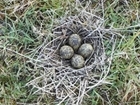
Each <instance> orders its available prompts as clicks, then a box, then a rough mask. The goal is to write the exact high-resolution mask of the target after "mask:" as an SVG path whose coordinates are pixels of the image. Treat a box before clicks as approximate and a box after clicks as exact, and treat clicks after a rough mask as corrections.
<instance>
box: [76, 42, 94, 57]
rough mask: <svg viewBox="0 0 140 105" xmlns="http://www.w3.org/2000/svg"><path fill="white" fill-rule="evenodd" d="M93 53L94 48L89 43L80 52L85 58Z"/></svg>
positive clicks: (81, 47)
mask: <svg viewBox="0 0 140 105" xmlns="http://www.w3.org/2000/svg"><path fill="white" fill-rule="evenodd" d="M92 52H93V47H92V45H91V44H89V43H85V44H82V45H81V46H80V48H79V50H78V53H79V54H80V55H82V56H83V57H84V58H87V57H89V56H90V55H91V54H92Z"/></svg>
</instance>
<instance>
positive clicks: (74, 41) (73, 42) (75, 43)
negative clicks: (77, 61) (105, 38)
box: [68, 34, 82, 50]
mask: <svg viewBox="0 0 140 105" xmlns="http://www.w3.org/2000/svg"><path fill="white" fill-rule="evenodd" d="M81 42H82V39H81V37H80V36H79V35H77V34H72V35H71V36H70V37H69V39H68V43H69V45H70V46H71V47H72V48H73V49H74V50H77V49H78V48H79V46H80V45H81Z"/></svg>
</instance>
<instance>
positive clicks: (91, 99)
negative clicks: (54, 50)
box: [0, 0, 140, 105]
mask: <svg viewBox="0 0 140 105" xmlns="http://www.w3.org/2000/svg"><path fill="white" fill-rule="evenodd" d="M80 1H81V3H80ZM91 1H92V2H90V0H89V1H88V0H87V1H86V0H79V1H78V0H1V1H0V104H1V105H24V104H25V105H28V104H39V105H44V104H46V105H55V102H56V101H57V100H56V99H55V97H53V96H50V95H49V94H45V93H44V94H36V92H37V91H38V88H35V87H34V88H33V87H32V86H29V85H28V83H29V82H31V81H32V80H34V79H35V78H36V77H38V75H39V74H40V73H39V72H41V71H36V69H35V68H36V67H35V65H33V64H32V63H33V62H34V63H36V62H38V57H37V55H36V53H37V52H39V51H40V49H41V48H42V47H41V46H42V45H43V44H44V42H45V43H46V42H48V43H49V42H50V41H52V38H54V37H56V36H54V35H53V34H52V29H53V28H54V27H56V26H57V25H59V23H61V20H63V18H64V17H65V18H67V17H70V16H77V15H79V14H80V13H79V11H86V9H88V11H90V9H95V11H92V12H93V13H92V14H93V15H96V16H99V17H101V18H102V19H103V20H102V23H101V26H102V27H103V28H100V30H102V31H103V32H109V33H110V34H111V35H115V37H114V38H116V40H115V45H114V46H113V50H112V49H111V48H110V47H107V48H108V49H107V50H106V54H107V55H108V56H109V55H110V54H112V55H111V57H109V59H108V60H110V62H111V66H110V68H109V73H108V74H107V76H106V78H105V80H106V81H108V83H109V84H102V85H100V86H97V87H95V88H93V89H92V90H90V91H89V92H88V98H87V96H85V97H84V99H83V101H82V104H83V105H118V104H121V105H135V104H139V103H140V1H138V0H125V1H122V0H106V1H104V0H101V1H100V2H99V1H98V0H91ZM76 10H78V11H76ZM81 13H82V12H81ZM96 22H97V23H98V21H96ZM87 23H88V22H87ZM87 23H86V22H85V23H83V24H84V25H87ZM96 29H97V27H96ZM106 37H110V36H109V35H108V34H107V35H106ZM104 43H107V45H109V44H108V43H110V41H106V42H104ZM110 44H111V43H110ZM112 52H113V53H112ZM31 61H32V62H31ZM40 81H41V80H40ZM40 85H42V84H39V86H40ZM63 104H65V103H63ZM63 104H62V105H63Z"/></svg>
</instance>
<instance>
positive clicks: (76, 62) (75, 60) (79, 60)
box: [71, 54, 85, 69]
mask: <svg viewBox="0 0 140 105" xmlns="http://www.w3.org/2000/svg"><path fill="white" fill-rule="evenodd" d="M84 63H85V60H84V58H83V57H82V56H81V55H78V54H75V55H74V56H73V57H72V58H71V65H72V67H73V68H76V69H80V68H82V67H84Z"/></svg>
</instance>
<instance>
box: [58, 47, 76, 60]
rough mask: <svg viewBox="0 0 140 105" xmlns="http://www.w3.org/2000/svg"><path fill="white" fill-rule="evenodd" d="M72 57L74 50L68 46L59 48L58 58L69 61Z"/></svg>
mask: <svg viewBox="0 0 140 105" xmlns="http://www.w3.org/2000/svg"><path fill="white" fill-rule="evenodd" d="M73 55H74V50H73V48H72V47H70V46H68V45H64V46H62V47H61V48H60V56H61V58H63V59H70V58H71V57H72V56H73Z"/></svg>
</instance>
